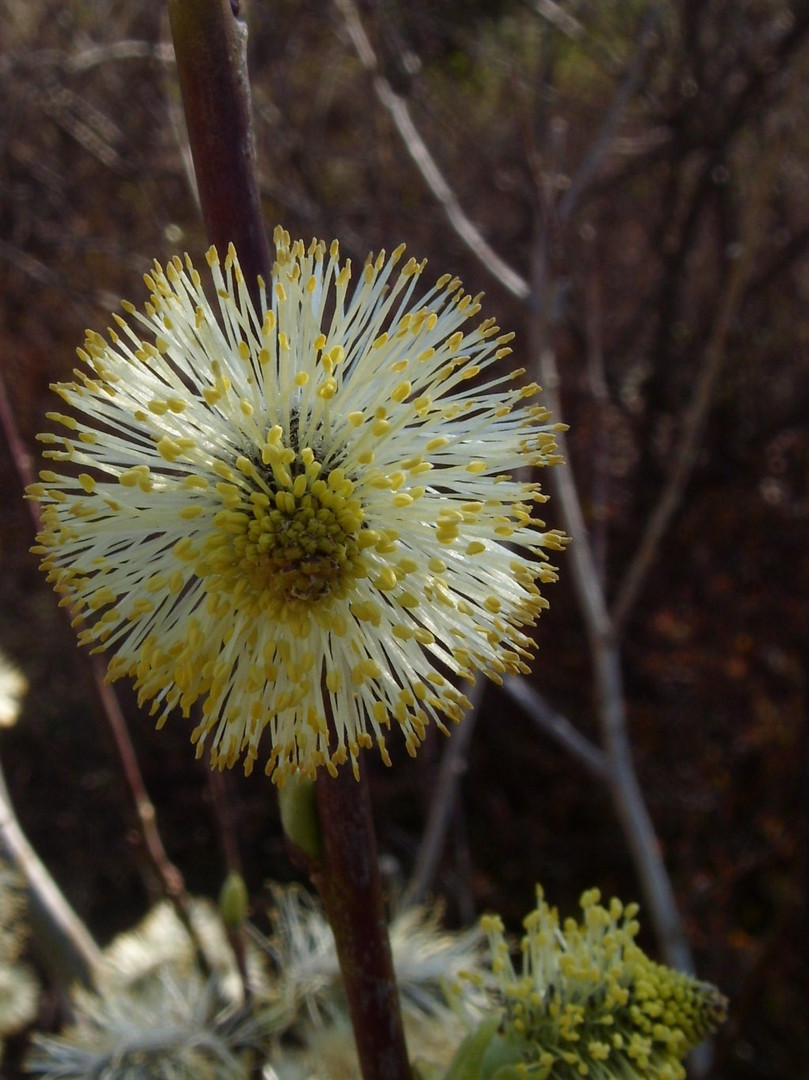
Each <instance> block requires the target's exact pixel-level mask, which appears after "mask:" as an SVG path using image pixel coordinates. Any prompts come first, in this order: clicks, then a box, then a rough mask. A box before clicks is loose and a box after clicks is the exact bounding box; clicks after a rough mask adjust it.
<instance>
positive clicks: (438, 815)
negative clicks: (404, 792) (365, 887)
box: [403, 679, 484, 904]
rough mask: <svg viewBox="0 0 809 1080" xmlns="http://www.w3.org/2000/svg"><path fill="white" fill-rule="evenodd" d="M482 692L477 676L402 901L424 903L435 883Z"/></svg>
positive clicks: (446, 757) (443, 757)
mask: <svg viewBox="0 0 809 1080" xmlns="http://www.w3.org/2000/svg"><path fill="white" fill-rule="evenodd" d="M483 692H484V686H483V683H482V680H480V679H478V681H477V682H476V683H475V685H474V686H473V687H471V689H470V691H469V697H470V700H471V702H472V708H471V709H470V710H469V712H468V713H467V714H466V716H465V717H464V718H463V720H462V722H461V724H460V725H459V727H458V729H457V731H454V732H453V734H452V738H451V739H450V740H449V742H448V743H447V745H446V746H445V747H444V750H443V753H442V755H441V767H440V769H439V772H438V781H437V783H436V786H435V793H434V795H433V798H432V801H431V803H430V812H429V815H428V818H427V825H426V827H425V829H424V835H423V836H422V839H421V843H420V845H419V850H418V855H417V856H416V862H415V865H414V867H413V873H412V876H411V878H410V884H409V885H408V887H407V889H406V891H405V894H404V897H403V904H422V903H424V901H425V899H426V897H427V894H428V893H429V891H430V889H431V888H432V887H433V884H434V882H435V879H436V875H437V873H438V866H439V864H440V862H441V858H442V856H443V854H444V849H445V847H446V841H447V833H448V832H449V828H450V824H451V822H452V817H453V812H454V810H455V807H456V805H457V802H458V792H459V789H460V783H461V778H462V777H463V775H464V773H465V772H466V769H467V764H468V763H467V756H468V753H469V745H470V743H471V741H472V732H473V730H474V728H475V721H476V720H477V718H478V713H479V711H480V703H481V701H482V700H483Z"/></svg>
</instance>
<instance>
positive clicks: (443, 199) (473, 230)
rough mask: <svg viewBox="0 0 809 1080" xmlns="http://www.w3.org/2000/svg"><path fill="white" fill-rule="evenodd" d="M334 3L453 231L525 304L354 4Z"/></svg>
mask: <svg viewBox="0 0 809 1080" xmlns="http://www.w3.org/2000/svg"><path fill="white" fill-rule="evenodd" d="M334 2H335V5H336V7H337V8H338V10H339V12H340V14H341V15H342V17H343V21H344V24H345V27H346V30H347V31H348V34H349V37H350V38H351V43H352V45H353V46H354V49H355V51H356V53H357V56H358V57H359V58H360V61H361V63H362V65H363V67H364V68H365V69H366V70H367V71H369V72H371V73H372V75H373V87H374V92H375V93H376V96H377V97H378V98H379V100H380V102H381V103H382V105H384V107H385V108H386V109H387V110H388V112H389V113H390V115H391V118H392V120H393V122H394V124H395V125H396V129H397V131H398V132H399V135H400V136H401V138H402V141H403V142H404V145H405V147H406V149H407V152H408V153H409V154H410V156H411V157H412V159H413V161H414V162H415V164H416V166H417V168H418V170H419V172H420V173H421V175H422V177H423V178H424V181H425V183H426V184H427V186H428V187H429V189H430V191H432V193H433V195H434V196H435V198H436V200H437V202H438V203H439V205H440V206H441V207H442V208H443V210H444V213H445V214H446V215H447V218H448V219H449V222H450V224H451V225H452V228H453V229H454V230H455V232H456V233H457V234H458V236H459V237H460V238H461V240H463V242H464V243H465V244H466V245H467V247H469V249H470V250H471V251H472V252H473V254H474V255H475V257H476V258H477V259H479V260H480V261H481V262H482V263H483V264H484V266H485V267H486V269H487V270H488V271H489V273H490V274H493V275H494V276H495V277H496V278H497V280H498V281H499V282H500V284H501V285H502V286H503V288H505V289H507V290H508V291H509V292H510V293H513V295H514V296H516V297H518V298H519V299H520V300H525V299H526V298H527V297H528V294H529V288H528V282H527V281H525V279H524V278H523V277H521V276H520V275H519V274H518V273H517V272H516V271H515V270H513V269H512V268H511V267H510V266H509V265H508V264H507V263H506V262H504V260H503V259H501V258H500V256H499V255H498V254H497V252H496V251H495V250H494V249H493V248H492V247H491V245H490V244H489V243H488V241H487V240H486V239H485V237H484V236H483V234H482V233H481V232H480V230H479V229H478V228H477V227H476V226H475V225H474V224H473V223H472V221H471V220H470V218H468V217H467V215H466V214H465V213H464V211H463V210H462V209H461V204H460V203H459V202H458V198H457V196H456V195H455V192H454V191H453V190H452V188H451V187H450V186H449V184H448V183H447V181H446V180H445V179H444V176H443V174H442V172H441V170H440V169H439V168H438V165H437V164H436V162H435V159H434V158H433V156H432V154H431V153H430V151H429V150H428V149H427V144H426V143H425V142H424V140H423V139H422V137H421V135H420V134H419V131H418V129H417V128H416V125H415V124H414V123H413V119H412V117H411V116H410V110H409V109H408V107H407V102H406V101H405V100H404V98H402V97H399V95H398V94H396V93H394V90H393V88H392V86H391V85H390V83H389V82H388V80H387V79H386V78H385V76H384V75H383V74H382V72H381V69H380V67H379V61H378V59H377V56H376V53H375V52H374V49H373V46H372V45H371V42H370V40H369V39H368V35H367V34H366V33H365V30H364V28H363V25H362V22H361V20H360V16H359V12H358V11H357V8H356V5H355V4H354V2H353V0H334Z"/></svg>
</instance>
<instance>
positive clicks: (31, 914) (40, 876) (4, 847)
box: [0, 768, 101, 994]
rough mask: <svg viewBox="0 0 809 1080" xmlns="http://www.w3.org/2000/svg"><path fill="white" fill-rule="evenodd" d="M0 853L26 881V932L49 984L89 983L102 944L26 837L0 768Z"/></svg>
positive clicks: (66, 987)
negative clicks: (48, 977) (28, 927)
mask: <svg viewBox="0 0 809 1080" xmlns="http://www.w3.org/2000/svg"><path fill="white" fill-rule="evenodd" d="M0 853H2V855H4V856H5V857H6V858H8V859H9V860H10V861H11V863H12V865H13V866H14V867H15V868H16V869H17V870H18V872H19V873H20V874H21V875H22V877H23V879H24V881H25V884H26V887H27V890H28V922H29V925H30V927H31V937H32V940H33V942H34V947H35V949H36V952H37V956H38V958H39V959H40V961H41V962H42V964H43V965H44V967H45V970H46V971H47V972H48V974H49V976H50V977H51V978H52V980H53V982H54V985H55V986H58V987H59V988H60V989H61V990H62V991H63V992H64V993H65V994H66V992H67V991H68V990H69V988H70V986H71V985H72V984H73V983H74V982H76V981H78V982H80V983H82V984H83V985H84V986H87V987H92V985H93V982H94V978H95V972H96V970H97V968H98V966H99V964H100V963H101V950H100V949H99V948H98V946H97V945H96V943H95V941H94V940H93V937H92V935H91V934H90V931H89V930H88V929H87V927H86V926H85V925H84V923H83V922H82V921H81V919H80V918H79V917H78V915H77V914H76V912H75V911H74V910H73V908H72V907H71V906H70V904H69V903H68V902H67V900H66V899H65V896H64V894H63V893H62V891H61V889H60V888H59V886H58V885H57V884H56V882H55V881H54V880H53V878H52V877H51V875H50V874H49V873H48V871H47V869H46V868H45V866H44V864H43V863H42V861H41V860H40V859H39V857H38V856H37V854H36V852H35V851H34V849H33V848H32V847H31V845H30V843H29V842H28V839H27V837H26V835H25V833H24V832H23V830H22V828H21V826H20V823H19V821H18V820H17V816H16V814H15V813H14V809H13V807H12V805H11V799H10V796H9V793H8V789H7V788H6V782H5V778H4V776H3V770H2V768H0Z"/></svg>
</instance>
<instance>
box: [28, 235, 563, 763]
mask: <svg viewBox="0 0 809 1080" xmlns="http://www.w3.org/2000/svg"><path fill="white" fill-rule="evenodd" d="M275 243H276V250H277V260H276V263H275V266H274V268H273V271H272V280H271V281H269V282H267V283H266V287H265V284H264V283H263V282H262V283H260V287H259V290H258V292H259V294H260V299H259V302H258V304H254V302H253V299H251V294H250V290H249V289H248V285H247V283H246V282H245V280H244V278H243V276H242V273H241V270H240V268H239V263H238V259H237V257H236V253H235V252H234V251H233V249H231V250H230V251H229V252H228V253H227V256H226V257H225V258H224V260H223V262H220V257H219V255H218V254H217V252H216V251H215V250H214V249H211V251H209V252H208V265H209V269H210V274H211V284H212V286H213V289H214V290H215V300H214V302H213V303H212V302H211V301H210V300H209V299H208V296H207V295H206V291H205V287H204V284H203V280H202V278H201V276H200V274H199V273H198V272H197V270H196V269H195V268H194V266H193V264H192V263H191V260H190V259H188V258H187V257H186V260H185V262H183V261H182V260H180V259H179V258H176V259H174V260H173V261H172V262H170V263H169V264H168V266H167V267H166V268H165V269H163V268H162V267H161V266H159V265H155V268H154V270H153V271H152V273H151V274H150V275H147V277H146V282H147V285H148V288H149V291H150V294H151V295H150V299H149V302H148V303H147V304H146V306H145V312H143V313H141V312H138V311H137V310H136V309H135V308H134V307H133V306H132V305H131V304H125V305H124V308H125V312H126V314H127V316H128V318H127V319H124V318H122V317H115V321H116V326H115V328H113V329H110V330H109V331H108V340H107V339H105V338H103V337H102V336H101V335H99V334H96V333H90V334H88V337H87V341H86V343H85V348H84V349H82V350H79V356H80V358H81V360H82V362H83V365H84V366H83V368H81V369H77V370H76V373H75V374H76V379H75V381H73V382H69V383H63V384H60V385H58V386H56V387H55V389H56V390H57V392H58V393H59V395H60V396H61V397H62V399H63V401H64V402H65V403H66V405H67V407H68V410H69V411H68V412H66V413H56V412H54V413H50V414H49V417H50V419H51V420H53V421H55V422H57V423H59V424H60V425H61V426H62V428H63V429H64V430H66V434H62V435H53V434H49V435H44V436H42V437H41V438H42V439H43V441H44V442H45V443H46V444H47V445H48V446H49V447H50V448H49V449H48V450H47V451H46V457H49V458H50V459H51V460H52V461H53V466H54V467H53V468H52V469H48V470H45V471H43V472H42V473H41V479H40V482H39V483H37V484H34V485H32V486H31V488H30V489H29V495H30V496H31V497H32V498H35V499H37V500H38V501H39V502H40V503H41V505H42V520H43V528H42V531H41V533H40V536H39V538H38V539H39V543H38V547H37V548H36V549H35V550H36V551H38V553H40V554H41V555H42V556H43V567H44V568H45V569H46V570H47V572H48V576H49V579H50V580H51V581H53V583H54V585H55V587H56V589H57V590H58V591H59V592H60V593H63V594H64V596H65V602H69V603H70V604H71V605H72V606H73V608H74V610H75V612H76V614H77V616H80V617H81V620H83V622H82V626H83V628H82V630H81V633H80V640H81V641H83V642H85V643H87V644H90V645H93V646H94V647H96V648H97V649H103V650H106V651H107V652H108V653H109V654H110V661H109V674H110V677H111V678H113V679H116V678H119V677H121V676H130V677H132V678H133V679H134V681H135V686H136V687H137V690H138V693H139V697H140V700H141V701H142V702H147V701H148V702H151V709H152V713H153V714H154V715H156V716H157V717H158V722H159V723H163V722H164V720H165V719H166V717H167V716H168V714H169V713H170V712H172V711H173V710H174V709H175V708H179V709H180V710H181V711H182V712H183V714H184V715H186V716H187V715H188V714H189V710H190V708H191V706H192V705H193V704H194V702H196V701H198V700H201V701H202V720H201V722H200V723H199V725H198V726H197V728H196V730H195V731H194V733H193V739H194V741H195V742H196V743H197V746H198V749H199V750H200V751H201V750H202V748H203V745H206V746H208V747H209V749H210V753H211V758H212V761H213V762H214V763H215V764H218V765H219V766H220V767H224V766H231V765H233V764H234V763H235V762H236V761H238V760H240V759H241V760H243V761H244V763H245V768H246V769H247V770H248V771H249V770H250V769H251V768H252V766H253V763H254V761H255V760H256V759H257V757H258V754H259V742H260V739H261V736H262V733H263V732H265V730H266V731H267V732H268V734H269V750H268V758H269V760H268V763H267V771H268V773H269V774H270V775H272V776H273V778H274V779H275V780H276V782H278V783H283V782H284V781H285V780H286V779H287V778H288V777H289V776H291V775H303V776H313V775H314V774H315V773H316V771H317V770H318V769H319V768H320V767H325V768H327V769H328V770H329V771H330V772H332V773H333V772H334V770H335V769H336V768H337V767H338V766H339V765H341V764H342V763H343V762H345V761H350V762H351V764H352V767H353V769H354V772H355V773H356V772H357V770H358V757H359V753H360V750H361V749H363V748H365V747H369V746H373V744H374V743H376V745H377V747H378V748H379V751H380V753H381V754H382V757H383V758H384V759H385V760H386V761H387V760H388V754H387V750H386V745H385V739H386V734H387V732H388V730H389V729H390V728H391V727H392V726H393V727H397V728H399V729H400V730H401V732H402V734H403V736H404V740H405V745H406V746H407V749H408V751H409V752H410V753H411V754H412V753H415V751H416V748H417V746H418V745H419V744H420V742H421V741H422V739H423V738H424V733H425V730H426V727H427V725H428V724H429V723H430V722H432V723H436V724H437V725H438V726H439V727H440V728H441V729H442V730H446V728H445V725H444V722H443V719H442V717H443V718H446V719H449V720H450V721H453V722H457V721H458V720H459V719H460V718H461V716H462V714H463V711H464V709H465V708H466V707H467V706H468V701H467V699H466V698H465V697H464V695H463V694H462V693H461V692H460V691H459V690H458V689H457V688H456V686H455V685H454V684H453V682H452V681H451V680H450V678H448V676H449V675H452V676H455V677H457V678H461V679H463V678H472V677H473V675H474V673H475V672H476V671H481V672H483V673H484V674H486V675H488V676H489V677H490V678H493V679H495V680H500V679H501V678H502V676H503V675H504V674H507V673H518V672H525V671H527V670H528V668H527V665H526V659H527V658H529V657H530V656H531V652H532V648H533V643H532V640H531V637H530V636H529V633H527V632H526V629H530V627H532V626H533V624H534V623H535V621H536V619H537V617H538V616H539V613H540V611H541V610H542V609H543V608H544V607H546V606H547V602H546V600H545V599H544V597H543V596H542V595H541V593H540V588H539V586H540V585H541V584H543V583H546V582H551V581H553V580H555V577H556V572H555V569H554V568H553V567H552V566H551V565H550V564H549V562H548V556H547V552H548V551H554V550H556V551H558V550H559V549H560V548H561V547H562V546H563V545H564V542H565V538H564V537H563V536H562V535H561V534H560V533H559V532H557V531H555V530H547V529H545V527H544V525H543V522H542V521H540V520H539V518H538V517H537V516H535V508H536V506H537V505H538V504H540V503H542V502H544V500H545V496H544V495H543V494H542V493H541V491H540V488H539V485H538V484H537V483H536V481H535V480H534V479H532V478H531V477H530V476H528V475H527V474H528V473H529V472H530V470H531V469H532V468H537V467H540V466H544V465H550V464H554V463H556V462H557V461H558V460H559V458H558V456H557V454H556V447H555V441H554V433H555V431H557V430H558V427H559V426H558V425H554V424H552V423H550V422H549V415H548V413H547V411H546V410H545V409H544V408H543V407H542V406H541V405H539V404H537V403H536V402H535V401H533V400H532V399H535V398H536V395H537V394H538V392H539V387H538V386H536V384H534V383H529V384H526V383H525V382H524V380H523V378H522V376H523V375H524V371H523V370H522V369H518V370H512V369H511V368H510V366H508V365H507V361H506V357H507V356H508V354H509V353H510V352H511V349H510V347H509V342H510V340H511V338H512V336H513V335H511V334H504V333H502V332H501V331H500V329H499V327H498V326H497V325H496V324H495V321H494V320H493V319H491V318H488V319H483V320H482V321H480V320H478V318H477V316H478V315H479V313H480V301H479V297H473V296H470V295H469V294H467V293H465V292H464V291H463V288H462V286H461V282H460V281H459V280H458V279H457V278H452V277H451V276H450V275H445V276H444V277H442V278H440V279H439V280H438V281H437V282H436V284H435V285H434V286H433V287H432V288H430V289H428V290H427V291H426V292H425V293H424V294H423V295H421V296H420V297H419V296H418V295H417V292H416V287H417V283H418V282H419V279H420V278H421V275H422V273H423V271H424V265H425V264H424V263H419V262H416V261H415V260H414V259H409V260H407V261H403V254H404V248H403V247H402V248H397V249H396V251H394V252H393V254H392V255H391V256H390V257H387V256H386V255H385V253H384V252H382V253H381V254H380V255H379V256H377V257H372V256H369V258H368V260H367V262H366V263H365V265H364V267H363V268H362V270H361V271H360V273H359V275H358V278H357V281H356V283H354V282H352V274H353V271H352V267H351V263H350V261H344V262H343V261H341V259H340V254H339V249H338V245H337V243H336V241H335V242H334V243H332V244H331V246H327V245H325V244H324V243H322V242H321V241H313V242H312V243H311V244H310V245H309V246H308V247H307V246H305V245H304V244H303V243H302V242H301V241H295V242H294V243H293V242H292V241H291V240H290V237H289V236H288V234H287V233H285V232H284V231H283V230H281V229H278V230H276V233H275Z"/></svg>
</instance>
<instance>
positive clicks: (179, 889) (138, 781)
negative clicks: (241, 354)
mask: <svg viewBox="0 0 809 1080" xmlns="http://www.w3.org/2000/svg"><path fill="white" fill-rule="evenodd" d="M0 426H1V427H2V429H3V432H4V434H5V437H6V441H7V443H8V446H9V449H10V451H11V456H12V458H13V460H14V464H15V466H16V469H17V473H18V475H19V477H20V481H21V483H22V486H23V488H27V487H28V486H29V485H30V484H32V483H33V482H34V468H33V461H32V458H31V455H30V454H29V453H28V451H27V450H26V449H25V446H24V444H23V442H22V439H21V438H20V436H19V432H18V430H17V425H16V423H15V420H14V413H13V411H12V408H11V404H10V401H9V398H8V394H7V392H6V387H5V383H4V381H3V379H2V377H1V376H0ZM28 507H29V509H30V511H31V516H32V520H33V523H34V529H35V531H37V532H38V531H39V528H40V522H39V507H38V505H37V504H36V503H35V502H34V501H33V500H30V499H29V500H28ZM63 610H64V609H63ZM80 655H81V656H87V660H88V666H89V670H90V673H91V676H92V683H93V687H94V689H95V693H96V697H97V699H98V703H99V705H100V707H101V713H102V716H103V717H104V719H105V721H106V723H107V727H108V729H109V732H110V734H111V736H112V742H113V745H114V747H115V751H116V754H117V757H118V764H119V766H120V769H121V773H122V775H123V778H124V781H125V788H126V791H127V792H128V794H129V799H130V804H131V807H132V809H133V810H134V813H135V820H136V822H137V825H138V834H139V836H140V839H141V842H142V844H143V850H144V851H145V853H146V856H147V858H148V860H149V863H150V865H151V867H152V870H153V871H154V873H155V875H156V877H157V880H158V881H159V882H160V885H161V888H162V891H163V894H164V895H165V896H166V897H167V898H168V899H169V901H170V902H171V903H172V904H173V906H174V909H175V911H176V912H177V915H178V917H179V918H180V920H181V921H182V923H183V925H184V927H185V928H186V930H187V932H188V935H189V937H190V939H191V941H193V942H194V945H195V947H196V950H197V954H198V958H199V964H200V968H201V970H202V971H203V972H204V973H205V974H209V973H210V965H209V964H208V962H207V959H206V957H205V953H204V950H203V948H202V945H201V943H200V941H199V937H198V935H197V932H196V929H195V928H194V925H193V922H192V920H191V905H190V900H189V897H188V894H187V893H186V890H185V884H184V882H183V877H182V874H181V873H180V871H179V870H178V869H177V867H176V866H174V864H173V863H172V862H171V860H170V859H169V857H168V855H167V853H166V849H165V848H164V846H163V841H162V839H161V836H160V832H159V830H158V827H157V815H156V813H155V808H154V805H153V803H152V801H151V799H150V798H149V795H148V792H147V790H146V785H145V784H144V782H143V776H142V774H141V771H140V766H139V765H138V760H137V755H136V754H135V748H134V747H133V745H132V740H131V739H130V737H129V732H128V730H127V726H126V720H125V718H124V715H123V713H122V711H121V707H120V705H119V703H118V699H117V697H116V696H115V693H114V691H113V689H112V687H111V686H110V685H109V684H108V683H107V681H106V679H105V673H104V668H103V665H102V664H101V663H100V662H99V660H98V658H97V657H95V656H88V655H87V654H86V653H85V652H81V653H80Z"/></svg>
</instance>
